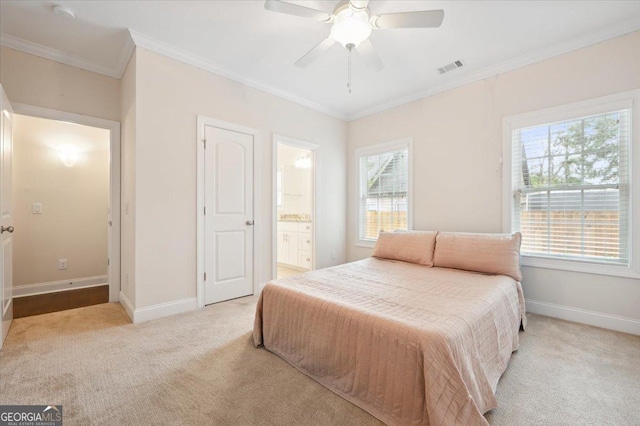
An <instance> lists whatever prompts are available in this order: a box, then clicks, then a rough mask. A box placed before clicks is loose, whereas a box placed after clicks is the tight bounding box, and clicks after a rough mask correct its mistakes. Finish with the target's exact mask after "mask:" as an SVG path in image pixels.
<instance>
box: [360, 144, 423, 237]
mask: <svg viewBox="0 0 640 426" xmlns="http://www.w3.org/2000/svg"><path fill="white" fill-rule="evenodd" d="M405 148H406V149H407V150H408V152H409V159H408V160H409V161H408V163H409V164H408V169H407V170H408V171H407V173H408V174H409V176H408V184H407V185H408V186H407V229H413V137H407V138H402V139H397V140H393V141H390V142H384V143H380V144H377V145H370V146H366V147H363V148H358V149H357V150H356V152H355V169H354V170H355V171H356V176H355V185H356V186H355V188H356V191H355V194H356V209H355V210H356V211H355V220H356V226H355V230H356V235H355V241H356V247H368V248H371V247H374V246H375V244H376V240H363V239H361V238H360V216H361V214H362V211H361V209H362V203H361V201H360V195H361V194H360V189H361V188H360V158H362V157H367V156H370V155H376V154H382V153H385V152H389V151H397V150H400V149H405ZM365 210H366V206H365Z"/></svg>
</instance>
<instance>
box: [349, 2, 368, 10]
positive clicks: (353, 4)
mask: <svg viewBox="0 0 640 426" xmlns="http://www.w3.org/2000/svg"><path fill="white" fill-rule="evenodd" d="M349 4H350V5H351V7H352V8H353V9H356V10H364V9H366V8H367V6H368V5H369V0H351V1H349Z"/></svg>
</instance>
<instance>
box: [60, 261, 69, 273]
mask: <svg viewBox="0 0 640 426" xmlns="http://www.w3.org/2000/svg"><path fill="white" fill-rule="evenodd" d="M68 262H69V261H68V260H67V259H58V270H59V271H63V270H65V269H67V264H68Z"/></svg>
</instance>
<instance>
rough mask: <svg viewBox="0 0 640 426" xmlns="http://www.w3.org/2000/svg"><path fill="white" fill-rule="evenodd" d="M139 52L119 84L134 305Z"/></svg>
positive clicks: (127, 292)
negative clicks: (137, 57) (137, 58)
mask: <svg viewBox="0 0 640 426" xmlns="http://www.w3.org/2000/svg"><path fill="white" fill-rule="evenodd" d="M136 76H137V73H136V53H135V52H133V55H132V56H131V58H130V59H129V64H128V65H127V68H126V70H125V72H124V75H123V76H122V81H121V84H120V90H121V93H120V97H121V106H120V111H121V113H122V117H121V153H122V154H121V157H122V161H121V163H120V170H121V174H122V179H121V184H120V186H121V192H120V200H121V215H120V220H121V264H120V271H121V276H120V288H121V291H122V293H123V294H124V296H125V297H126V298H127V299H128V300H129V303H131V304H132V305H133V306H134V307H135V303H136V288H135V270H136V269H135V264H136V262H135V197H136V187H135V174H136V164H135V161H136V153H135V149H136Z"/></svg>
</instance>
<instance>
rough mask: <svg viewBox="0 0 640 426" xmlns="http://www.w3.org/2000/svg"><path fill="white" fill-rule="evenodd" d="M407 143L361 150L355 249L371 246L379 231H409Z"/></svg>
mask: <svg viewBox="0 0 640 426" xmlns="http://www.w3.org/2000/svg"><path fill="white" fill-rule="evenodd" d="M411 145H412V141H411V139H404V140H401V141H396V142H390V143H386V144H381V145H376V146H373V147H367V148H362V149H360V150H358V151H357V152H356V161H357V170H358V201H359V208H358V219H357V223H358V226H357V228H358V230H357V232H358V234H357V240H358V245H363V246H372V245H373V244H374V243H375V241H376V240H377V239H378V234H379V233H380V231H395V230H397V229H410V226H411V222H410V217H409V216H410V209H409V208H408V207H407V206H410V205H411V204H410V196H411V195H410V193H411V162H410V157H411Z"/></svg>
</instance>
